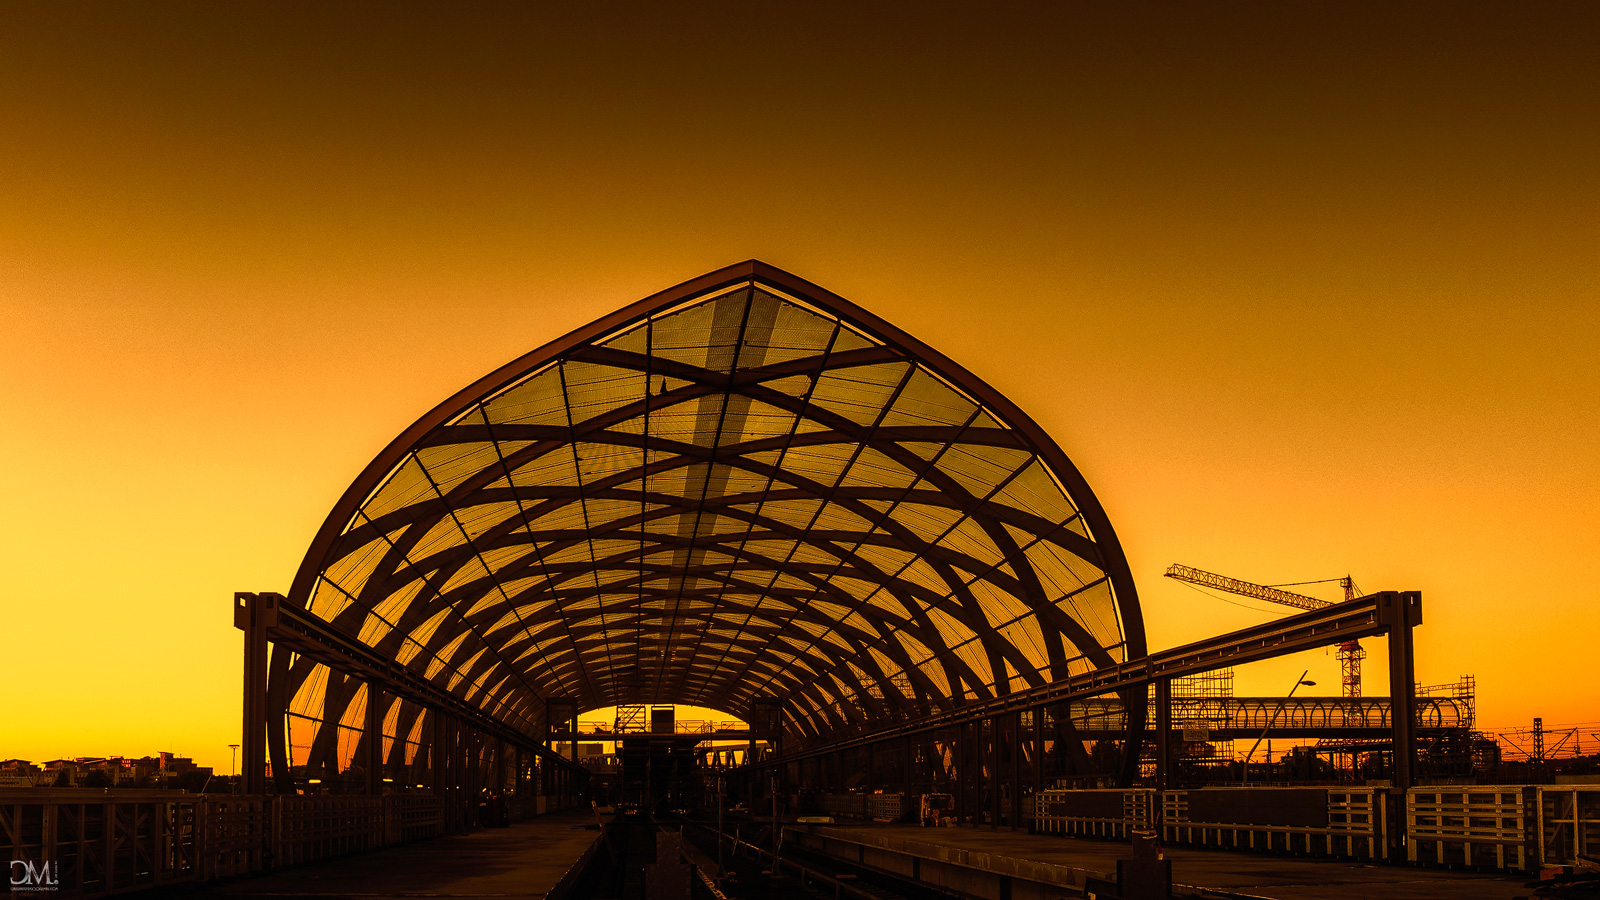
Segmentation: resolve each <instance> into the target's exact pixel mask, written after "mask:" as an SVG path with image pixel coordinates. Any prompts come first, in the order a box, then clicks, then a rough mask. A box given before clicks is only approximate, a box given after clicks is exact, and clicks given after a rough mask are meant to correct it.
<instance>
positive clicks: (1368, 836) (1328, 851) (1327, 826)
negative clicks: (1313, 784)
mask: <svg viewBox="0 0 1600 900" xmlns="http://www.w3.org/2000/svg"><path fill="white" fill-rule="evenodd" d="M1386 799H1387V798H1386V797H1385V795H1384V792H1383V789H1382V788H1354V789H1344V790H1330V789H1328V788H1292V787H1291V788H1210V789H1204V790H1188V791H1166V792H1164V793H1163V794H1162V797H1161V837H1162V840H1163V841H1166V842H1169V843H1177V844H1192V845H1196V846H1202V847H1220V848H1225V849H1229V850H1260V851H1266V852H1286V853H1303V854H1306V855H1312V856H1333V857H1341V858H1353V859H1383V858H1385V857H1386V855H1387V853H1386V850H1387V848H1386V844H1385V809H1386V805H1385V801H1386Z"/></svg>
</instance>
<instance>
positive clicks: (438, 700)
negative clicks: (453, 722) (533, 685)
mask: <svg viewBox="0 0 1600 900" xmlns="http://www.w3.org/2000/svg"><path fill="white" fill-rule="evenodd" d="M234 596H235V598H237V599H236V603H247V602H248V603H249V604H250V607H251V608H254V603H255V598H256V597H263V598H271V599H272V600H273V601H275V603H271V604H269V606H274V605H275V606H276V618H275V620H273V621H272V622H271V624H270V625H268V626H267V627H266V629H265V631H266V638H267V640H270V641H271V642H272V643H274V644H277V645H278V646H279V647H283V648H286V649H288V650H292V651H294V652H295V653H298V654H300V655H301V656H305V657H307V658H309V659H313V660H315V661H317V662H319V663H322V664H323V665H326V666H328V667H329V668H332V669H337V670H338V671H340V672H343V673H345V674H347V675H354V676H356V677H357V678H361V679H363V680H365V681H367V682H368V683H369V684H376V685H378V686H379V687H380V688H381V689H382V690H383V692H384V693H387V694H393V695H396V696H400V697H404V698H405V699H407V700H410V701H412V702H413V703H417V704H420V705H422V706H426V707H429V708H431V709H434V710H436V711H439V712H443V713H445V714H447V715H450V716H453V717H455V718H457V719H459V720H460V721H462V722H467V723H470V724H471V725H472V726H473V727H475V728H477V729H478V730H479V731H482V732H483V733H484V734H487V735H490V736H492V737H497V738H500V739H502V740H504V741H506V742H508V743H510V744H513V745H515V746H518V747H522V748H523V749H525V750H531V751H532V752H534V753H536V754H538V755H539V756H540V757H542V758H544V759H547V760H550V761H551V762H553V763H555V764H557V765H559V766H561V767H563V768H567V769H573V770H575V771H579V772H582V773H584V774H587V773H588V770H587V769H584V768H583V767H582V766H579V765H577V764H576V763H573V762H571V761H569V760H567V759H564V758H562V757H561V756H559V755H557V754H555V753H551V752H550V751H549V750H547V749H545V748H544V747H542V746H540V743H539V739H538V737H537V736H535V735H528V734H524V733H522V732H520V731H517V730H516V729H514V728H510V727H508V726H506V725H505V724H504V723H502V722H500V721H499V720H497V719H495V718H494V717H492V716H490V715H488V714H486V713H485V712H484V711H483V710H481V709H478V708H476V707H473V706H469V705H468V704H466V703H464V702H462V701H461V700H460V699H459V698H457V697H456V696H455V695H453V694H450V693H449V692H447V691H444V690H442V689H441V688H439V687H438V686H437V685H435V684H433V683H432V682H431V681H428V680H427V679H425V678H423V677H422V676H420V675H418V674H417V673H415V672H413V671H411V670H410V669H408V668H406V667H405V666H403V665H401V664H400V663H399V662H397V661H396V660H393V659H390V658H388V657H385V656H383V655H381V654H379V653H376V652H374V651H373V649H372V648H371V647H368V646H367V645H366V644H363V643H361V642H360V641H357V640H355V639H353V638H351V637H350V636H348V635H346V634H344V633H343V632H340V631H338V630H336V629H334V628H332V627H331V626H329V625H328V623H326V622H324V621H323V620H321V619H319V618H317V617H316V616H314V615H312V614H311V613H310V612H308V611H307V610H304V609H300V608H299V607H296V606H294V605H292V604H290V603H287V602H285V600H284V599H283V597H282V595H279V594H245V593H239V594H235V595H234ZM247 598H248V600H247ZM246 711H247V713H248V712H249V708H248V707H247V710H246ZM262 713H263V715H262V717H261V718H262V721H263V722H265V721H266V713H267V711H266V710H265V709H264V708H263V709H262Z"/></svg>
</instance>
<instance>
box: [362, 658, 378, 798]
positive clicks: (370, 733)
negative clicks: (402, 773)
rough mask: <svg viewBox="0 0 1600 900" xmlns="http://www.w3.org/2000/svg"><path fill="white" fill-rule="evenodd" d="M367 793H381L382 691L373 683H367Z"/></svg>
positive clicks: (365, 735) (365, 729)
mask: <svg viewBox="0 0 1600 900" xmlns="http://www.w3.org/2000/svg"><path fill="white" fill-rule="evenodd" d="M366 712H367V714H366V717H365V718H366V727H365V728H364V729H363V730H364V731H365V732H366V733H365V734H364V735H363V736H364V737H365V738H366V739H367V758H366V769H367V793H368V794H372V795H377V794H381V793H383V691H381V690H379V689H378V685H377V683H375V682H371V681H369V682H367V711H366Z"/></svg>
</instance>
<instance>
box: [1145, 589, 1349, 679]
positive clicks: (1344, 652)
mask: <svg viewBox="0 0 1600 900" xmlns="http://www.w3.org/2000/svg"><path fill="white" fill-rule="evenodd" d="M1166 574H1167V577H1168V578H1175V579H1177V580H1178V581H1185V582H1188V583H1189V584H1197V585H1200V586H1202V587H1209V588H1216V589H1217V590H1219V591H1227V592H1228V593H1230V594H1238V595H1239V596H1241V597H1254V598H1255V599H1257V600H1265V601H1267V602H1269V603H1281V604H1283V605H1284V606H1293V607H1295V608H1297V609H1321V608H1322V607H1324V606H1332V605H1333V604H1332V603H1330V602H1328V601H1327V600H1318V599H1317V598H1316V597H1307V596H1306V595H1304V594H1296V593H1294V592H1293V591H1286V590H1283V589H1281V588H1275V587H1268V586H1266V585H1264V584H1255V583H1252V582H1249V581H1240V580H1239V579H1237V578H1229V577H1228V576H1226V575H1218V574H1217V573H1215V572H1207V571H1205V570H1204V569H1196V568H1194V567H1192V566H1182V565H1171V566H1168V567H1167V573H1166ZM1337 580H1338V582H1339V586H1340V587H1342V588H1344V599H1346V600H1354V599H1356V597H1357V596H1359V594H1358V593H1357V589H1356V583H1355V581H1354V580H1353V579H1351V577H1350V576H1349V575H1346V576H1344V577H1343V578H1340V579H1337ZM1366 658H1367V651H1366V650H1364V649H1362V647H1361V644H1360V642H1358V641H1345V642H1344V643H1342V644H1340V645H1339V671H1340V673H1341V675H1342V676H1343V678H1342V680H1343V682H1344V696H1346V697H1359V696H1361V661H1362V660H1363V659H1366Z"/></svg>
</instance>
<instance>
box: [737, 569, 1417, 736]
mask: <svg viewBox="0 0 1600 900" xmlns="http://www.w3.org/2000/svg"><path fill="white" fill-rule="evenodd" d="M1407 604H1411V605H1413V606H1414V607H1417V608H1420V604H1421V594H1420V593H1417V592H1415V591H1407V592H1404V593H1402V592H1400V591H1380V592H1379V593H1376V594H1369V595H1367V596H1365V597H1358V598H1356V599H1354V600H1349V601H1346V602H1343V603H1335V604H1333V605H1331V606H1327V607H1324V608H1322V609H1317V610H1312V611H1310V612H1305V613H1301V614H1299V615H1294V616H1288V617H1286V618H1283V619H1278V620H1276V621H1273V622H1268V623H1266V624H1264V625H1257V626H1254V627H1252V628H1245V629H1241V630H1239V631H1234V632H1230V633H1228V634H1224V635H1219V636H1217V637H1214V638H1208V639H1206V640H1202V641H1196V642H1195V643H1192V644H1185V645H1183V646H1181V647H1174V648H1172V649H1170V650H1163V651H1160V652H1157V653H1152V654H1150V655H1148V656H1143V657H1140V658H1138V659H1134V660H1130V661H1128V662H1125V663H1118V664H1116V665H1112V666H1106V667H1102V668H1099V669H1095V670H1093V671H1090V672H1086V673H1084V674H1082V675H1077V676H1072V677H1068V678H1062V679H1058V680H1056V681H1054V682H1051V683H1050V684H1047V685H1044V686H1042V687H1038V688H1032V689H1030V690H1025V691H1019V692H1016V693H1013V694H1009V695H1007V696H1004V697H996V698H994V699H992V700H987V701H982V702H978V703H969V704H967V705H965V706H961V707H958V708H956V709H952V710H949V711H946V712H938V713H934V714H932V715H929V716H924V717H922V718H920V719H917V720H916V721H914V722H907V723H905V724H902V725H897V726H894V727H891V728H885V729H881V730H878V731H874V732H871V733H869V734H864V735H861V736H858V737H855V738H851V739H849V740H844V741H838V742H834V743H829V744H826V745H823V746H818V747H810V748H806V749H803V750H797V751H794V752H791V753H786V754H784V755H783V756H781V757H774V758H769V759H766V760H762V761H761V762H760V763H758V764H756V765H757V767H758V768H765V767H769V766H777V765H783V764H785V763H788V762H793V761H795V760H800V759H809V758H811V757H816V756H821V755H823V754H828V753H836V752H839V751H841V750H848V749H853V748H856V747H864V746H867V745H869V744H876V743H879V742H882V741H887V740H893V739H897V738H901V737H905V736H906V735H912V734H922V733H926V732H929V731H936V730H938V729H942V728H950V727H954V726H958V725H963V724H967V723H972V722H980V721H983V720H985V719H992V718H995V717H997V716H1003V715H1008V714H1011V713H1016V712H1022V711H1028V710H1036V709H1042V708H1044V707H1046V706H1052V705H1055V704H1058V703H1070V702H1073V701H1075V700H1085V699H1088V698H1090V697H1097V696H1100V695H1102V694H1109V693H1115V692H1124V693H1125V692H1128V691H1130V690H1136V691H1137V696H1138V697H1140V698H1142V697H1143V694H1144V689H1145V687H1146V686H1147V685H1150V684H1153V683H1156V682H1158V681H1164V680H1169V679H1172V678H1180V677H1183V676H1186V675H1198V674H1200V673H1201V672H1208V671H1210V670H1212V669H1220V668H1223V667H1224V666H1237V665H1243V664H1245V663H1251V662H1258V661H1260V660H1263V659H1271V658H1273V657H1277V656H1286V655H1288V654H1291V653H1298V652H1300V651H1302V650H1315V649H1316V648H1318V647H1326V646H1328V645H1330V644H1337V643H1341V642H1343V641H1353V640H1360V639H1361V638H1365V637H1372V636H1374V635H1379V634H1387V633H1388V632H1389V631H1390V630H1391V629H1393V628H1406V627H1409V624H1408V621H1407V618H1406V612H1405V607H1406V605H1407ZM1416 615H1419V616H1420V613H1417V614H1416Z"/></svg>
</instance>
